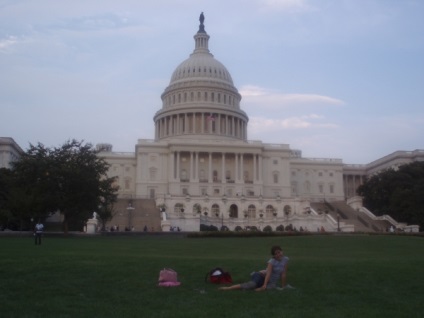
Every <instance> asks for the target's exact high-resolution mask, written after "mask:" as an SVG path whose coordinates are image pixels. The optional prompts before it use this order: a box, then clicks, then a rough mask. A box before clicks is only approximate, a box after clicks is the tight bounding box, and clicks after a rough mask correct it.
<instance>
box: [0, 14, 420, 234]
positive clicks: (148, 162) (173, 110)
mask: <svg viewBox="0 0 424 318" xmlns="http://www.w3.org/2000/svg"><path fill="white" fill-rule="evenodd" d="M209 39H210V37H209V35H208V34H207V32H206V30H205V26H204V17H203V14H202V15H201V17H200V25H199V29H198V31H197V33H196V34H195V35H194V50H193V52H192V53H191V54H190V55H189V57H188V58H187V59H186V60H185V61H183V62H182V63H181V64H180V65H178V66H177V68H176V69H175V70H174V72H173V73H172V76H171V80H170V82H169V85H168V86H167V87H166V88H165V90H164V92H163V93H162V95H161V99H162V107H161V108H160V109H158V111H157V112H156V113H155V115H154V117H153V120H154V124H155V126H154V129H155V131H154V136H155V137H154V140H147V139H139V140H138V142H137V144H136V145H135V152H134V153H118V152H113V149H112V145H110V144H99V145H97V148H98V150H100V151H101V152H100V153H99V156H101V157H103V158H104V159H105V160H106V161H107V162H108V163H109V164H110V170H109V176H110V177H117V180H116V182H117V184H118V185H119V188H120V190H119V200H118V202H117V203H116V205H115V210H116V213H115V216H114V218H113V219H112V220H111V221H110V222H109V223H108V228H112V227H115V228H119V229H120V230H121V231H122V230H124V228H126V229H127V230H135V231H142V230H148V231H151V230H154V231H169V230H171V229H180V230H182V231H198V230H199V229H200V228H201V226H203V227H206V228H207V227H211V226H214V227H216V228H218V229H220V228H226V229H229V230H245V229H259V230H265V229H266V230H272V231H276V230H287V228H289V229H297V230H305V231H345V232H351V231H384V230H385V229H387V228H388V227H389V226H391V225H393V226H396V227H398V228H405V229H406V228H408V225H406V224H399V223H397V222H396V221H395V220H393V219H391V218H390V217H389V216H381V217H376V216H374V215H373V214H372V213H371V211H368V210H367V209H366V208H364V207H363V206H362V201H361V198H360V197H357V196H356V189H357V188H358V186H359V185H361V184H362V183H363V181H364V180H365V178H366V177H367V176H369V175H372V174H374V173H377V172H378V171H381V170H383V169H386V168H390V167H396V166H399V165H401V164H405V163H410V162H413V161H417V160H424V150H415V151H398V152H395V153H393V154H390V155H388V156H386V157H383V158H381V159H378V160H376V161H374V162H372V163H370V164H367V165H346V164H344V163H343V161H342V159H335V158H327V159H317V158H304V157H302V153H301V151H300V150H297V149H292V148H290V145H288V144H267V143H265V142H262V141H256V140H255V141H253V140H249V139H248V136H247V126H248V122H249V117H248V114H246V112H244V111H243V109H242V103H241V100H242V96H241V95H240V93H239V92H238V90H237V88H236V87H235V85H234V83H233V80H232V78H231V74H230V72H229V71H228V69H227V68H226V67H225V66H224V65H223V64H222V63H221V62H219V61H218V60H217V59H215V57H214V56H213V55H212V54H211V52H210V51H209V47H208V45H209ZM0 149H1V145H0ZM0 155H1V154H0ZM410 230H411V231H412V230H414V231H415V230H418V229H417V228H411V229H410Z"/></svg>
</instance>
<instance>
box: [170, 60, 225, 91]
mask: <svg viewBox="0 0 424 318" xmlns="http://www.w3.org/2000/svg"><path fill="white" fill-rule="evenodd" d="M187 80H196V81H198V80H209V81H210V80H215V81H219V82H223V83H225V84H228V85H231V86H233V80H232V78H231V75H230V73H229V72H228V70H227V68H226V67H225V66H224V65H223V64H222V63H221V62H219V61H218V60H216V59H215V58H214V57H213V55H212V54H210V53H206V52H196V53H193V54H191V56H190V57H189V58H188V59H186V60H185V61H184V62H182V63H181V64H180V65H178V67H177V68H176V69H175V71H174V73H173V74H172V77H171V82H170V85H172V84H177V83H179V82H183V81H184V82H185V81H187Z"/></svg>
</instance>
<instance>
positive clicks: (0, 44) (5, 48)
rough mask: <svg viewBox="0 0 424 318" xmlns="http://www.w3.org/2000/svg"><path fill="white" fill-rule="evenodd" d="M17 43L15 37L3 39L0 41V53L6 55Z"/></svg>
mask: <svg viewBox="0 0 424 318" xmlns="http://www.w3.org/2000/svg"><path fill="white" fill-rule="evenodd" d="M16 43H18V38H17V37H16V36H8V37H7V38H5V39H0V52H1V53H8V52H10V50H11V48H12V47H13V46H14V45H15V44H16Z"/></svg>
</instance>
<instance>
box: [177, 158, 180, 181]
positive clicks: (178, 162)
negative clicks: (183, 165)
mask: <svg viewBox="0 0 424 318" xmlns="http://www.w3.org/2000/svg"><path fill="white" fill-rule="evenodd" d="M177 180H178V181H179V180H180V152H179V151H177Z"/></svg>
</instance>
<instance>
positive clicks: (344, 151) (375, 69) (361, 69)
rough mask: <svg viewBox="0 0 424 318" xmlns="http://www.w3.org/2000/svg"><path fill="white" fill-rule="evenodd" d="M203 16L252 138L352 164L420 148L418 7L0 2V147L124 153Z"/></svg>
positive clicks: (423, 97) (139, 0) (407, 0)
mask: <svg viewBox="0 0 424 318" xmlns="http://www.w3.org/2000/svg"><path fill="white" fill-rule="evenodd" d="M202 11H203V12H204V14H205V29H206V31H207V33H208V34H209V35H210V37H211V38H210V40H209V49H210V51H211V53H212V54H213V55H214V56H215V58H216V59H217V60H219V61H220V62H221V63H223V64H224V65H225V66H226V67H227V69H228V70H229V72H230V73H231V75H232V78H233V81H234V84H235V86H236V87H237V88H238V90H239V92H240V93H241V95H242V102H241V107H242V109H243V110H244V111H246V113H247V114H248V116H249V125H248V138H249V139H250V140H261V141H263V142H264V143H275V144H278V143H280V144H289V145H290V146H291V148H293V149H299V150H301V151H302V154H303V156H304V157H311V158H340V159H343V162H345V163H350V164H364V163H369V162H371V161H373V160H376V159H378V158H380V157H382V156H385V155H387V154H389V153H392V152H394V151H396V150H415V149H424V142H423V141H424V107H423V106H424V105H423V104H424V1H422V0H226V1H221V0H213V1H212V0H210V1H202V0H155V1H151V0H119V1H117V0H113V1H112V0H73V1H59V0H37V1H31V0H0V136H2V137H12V138H13V139H14V140H15V141H16V142H17V143H18V144H19V145H20V146H21V147H22V148H23V149H24V150H25V149H27V148H28V146H29V143H32V144H37V143H38V142H41V143H42V144H44V145H45V146H49V147H52V146H60V145H62V144H63V143H65V142H66V141H67V140H69V139H74V138H75V139H77V140H84V141H86V142H90V143H92V144H94V145H95V144H97V143H101V142H107V143H111V144H112V145H113V150H114V151H122V152H133V151H134V148H135V144H136V143H137V140H138V139H153V137H154V124H153V115H154V114H155V112H156V111H158V110H159V109H160V108H161V106H162V101H161V99H160V95H161V93H162V92H163V91H164V89H165V88H166V86H167V85H168V84H169V81H170V78H171V75H172V72H173V71H174V70H175V68H176V67H177V66H178V65H179V64H180V63H181V62H182V61H184V60H185V59H187V58H188V57H189V55H190V54H191V53H192V51H193V49H194V40H193V35H194V34H195V33H196V32H197V30H198V25H199V20H198V19H199V14H200V13H201V12H202Z"/></svg>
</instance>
